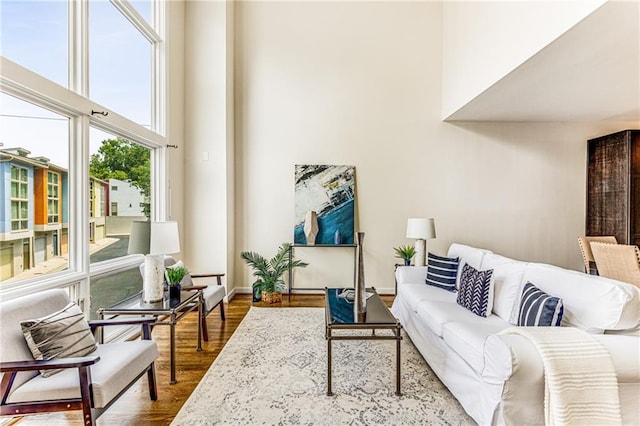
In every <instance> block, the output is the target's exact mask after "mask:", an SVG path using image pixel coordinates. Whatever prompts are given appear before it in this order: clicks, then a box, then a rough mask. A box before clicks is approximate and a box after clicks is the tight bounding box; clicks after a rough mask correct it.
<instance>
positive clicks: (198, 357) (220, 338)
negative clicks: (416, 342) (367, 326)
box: [3, 294, 394, 426]
mask: <svg viewBox="0 0 640 426" xmlns="http://www.w3.org/2000/svg"><path fill="white" fill-rule="evenodd" d="M393 298H394V296H382V299H383V300H384V301H385V303H386V304H387V305H388V306H391V303H392V302H393ZM287 299H288V298H287V297H286V296H283V301H282V303H281V304H275V305H267V304H265V303H255V304H253V306H258V307H269V308H273V309H278V308H283V307H323V306H324V296H323V295H294V296H292V297H291V302H288V300H287ZM251 306H252V302H251V296H250V295H246V294H242V295H238V296H236V297H234V298H233V300H232V301H231V302H230V303H229V304H227V305H225V313H226V321H224V322H223V321H222V320H221V319H220V313H219V311H218V309H216V310H214V311H213V312H211V313H210V314H209V316H208V317H207V326H208V329H209V341H208V342H203V343H202V352H197V351H196V342H197V326H196V324H197V314H195V313H192V314H189V315H188V316H187V317H185V318H184V319H183V320H182V321H180V322H179V323H178V325H177V326H176V336H177V337H176V348H177V349H176V376H177V380H178V383H176V384H174V385H170V384H169V327H156V328H155V329H154V330H153V334H152V337H153V340H155V341H156V342H157V344H158V349H159V351H160V357H159V358H158V360H157V361H156V375H157V383H158V400H157V401H151V400H149V390H148V387H147V381H146V379H145V378H142V379H140V380H139V381H138V382H137V383H136V384H135V385H134V386H132V387H131V388H130V389H129V390H128V391H127V393H126V394H124V395H123V396H121V397H120V399H119V400H118V401H117V402H116V403H115V404H114V405H113V406H111V407H110V408H109V409H108V410H107V411H106V412H105V413H104V414H103V415H102V416H101V417H100V418H99V419H98V425H166V424H169V423H171V420H173V418H174V417H175V415H176V414H177V413H178V411H179V410H180V408H181V407H182V405H184V403H185V402H186V400H187V398H189V395H191V393H192V392H193V390H194V389H195V388H196V386H197V385H198V383H199V382H200V380H201V379H202V377H203V376H204V374H205V373H206V372H207V370H208V369H209V366H210V365H211V363H213V361H214V360H215V359H216V357H217V356H218V354H219V353H220V351H221V350H222V348H223V347H224V345H225V344H226V343H227V341H228V340H229V338H230V337H231V335H232V334H233V332H234V331H235V330H236V328H237V327H238V325H239V324H240V322H241V321H242V319H243V318H244V316H245V315H246V314H247V312H248V311H249V308H250V307H251ZM3 420H5V419H3ZM17 420H18V421H17V422H16V423H17V424H19V425H21V426H22V425H31V424H38V425H39V424H47V425H48V426H58V425H60V426H63V425H81V424H82V421H81V420H82V416H81V412H80V411H74V412H62V413H50V414H43V415H33V416H26V417H23V418H20V419H17Z"/></svg>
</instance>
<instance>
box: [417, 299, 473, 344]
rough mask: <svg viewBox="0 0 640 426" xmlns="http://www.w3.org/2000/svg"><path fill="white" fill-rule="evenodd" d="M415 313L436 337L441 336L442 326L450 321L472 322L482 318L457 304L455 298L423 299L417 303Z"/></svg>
mask: <svg viewBox="0 0 640 426" xmlns="http://www.w3.org/2000/svg"><path fill="white" fill-rule="evenodd" d="M416 314H417V315H418V317H419V318H420V319H421V320H422V321H424V324H425V325H426V326H427V327H429V328H430V329H431V331H433V332H434V333H435V334H436V335H437V336H438V337H442V327H443V326H444V325H445V324H448V323H450V322H474V321H481V320H482V319H481V318H479V317H478V316H477V315H475V314H474V313H472V312H471V311H468V310H466V309H464V308H462V307H461V306H460V305H458V304H457V303H456V301H455V299H454V300H452V301H451V302H444V301H440V300H423V301H422V302H420V303H419V304H418V308H417V310H416Z"/></svg>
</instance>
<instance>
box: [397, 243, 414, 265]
mask: <svg viewBox="0 0 640 426" xmlns="http://www.w3.org/2000/svg"><path fill="white" fill-rule="evenodd" d="M393 251H395V252H396V257H397V258H400V259H403V260H404V264H405V266H409V265H411V259H412V258H413V256H415V254H416V249H415V247H414V246H398V247H394V248H393Z"/></svg>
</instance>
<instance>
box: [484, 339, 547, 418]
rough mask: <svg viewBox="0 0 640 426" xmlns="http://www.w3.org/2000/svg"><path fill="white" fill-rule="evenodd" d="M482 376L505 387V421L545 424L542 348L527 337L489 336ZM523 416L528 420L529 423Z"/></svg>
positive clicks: (502, 408)
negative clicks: (540, 352) (524, 420)
mask: <svg viewBox="0 0 640 426" xmlns="http://www.w3.org/2000/svg"><path fill="white" fill-rule="evenodd" d="M482 379H483V380H484V381H485V382H487V383H492V384H496V385H501V386H502V403H501V406H502V407H501V411H502V415H503V418H504V420H505V422H504V423H505V424H528V425H538V424H544V421H545V420H544V366H543V364H542V358H540V355H539V354H538V350H537V349H536V347H535V346H534V345H533V344H532V343H531V342H530V341H529V340H528V339H527V338H525V337H523V336H518V335H491V336H488V337H487V339H486V340H485V344H484V368H483V370H482ZM523 419H527V421H526V423H523Z"/></svg>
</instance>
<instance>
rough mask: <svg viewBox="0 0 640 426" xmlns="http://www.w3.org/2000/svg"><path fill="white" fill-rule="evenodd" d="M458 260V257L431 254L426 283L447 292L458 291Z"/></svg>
mask: <svg viewBox="0 0 640 426" xmlns="http://www.w3.org/2000/svg"><path fill="white" fill-rule="evenodd" d="M458 260H459V259H458V258H457V257H443V256H438V255H435V254H433V253H429V255H428V263H427V278H426V283H427V284H428V285H431V286H434V287H439V288H442V289H444V290H447V291H456V277H457V275H458Z"/></svg>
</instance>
